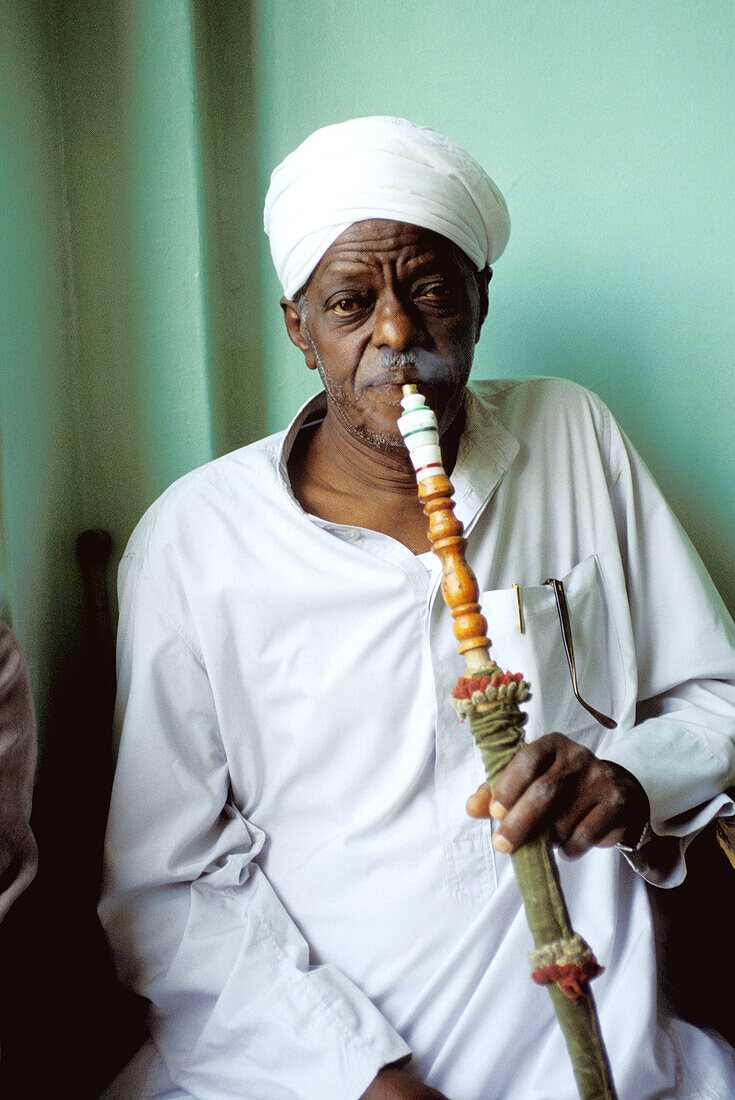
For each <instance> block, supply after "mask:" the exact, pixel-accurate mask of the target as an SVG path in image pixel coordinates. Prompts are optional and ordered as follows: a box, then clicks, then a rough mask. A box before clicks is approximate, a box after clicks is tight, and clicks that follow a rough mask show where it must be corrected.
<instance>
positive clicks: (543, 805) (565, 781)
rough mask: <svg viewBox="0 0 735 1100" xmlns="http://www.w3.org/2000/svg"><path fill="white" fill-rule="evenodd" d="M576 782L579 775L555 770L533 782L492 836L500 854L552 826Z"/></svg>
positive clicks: (509, 850) (511, 849)
mask: <svg viewBox="0 0 735 1100" xmlns="http://www.w3.org/2000/svg"><path fill="white" fill-rule="evenodd" d="M576 781H577V777H576V775H573V774H572V775H570V774H569V773H567V772H563V771H560V770H554V769H553V768H552V769H550V770H549V771H545V772H543V773H542V775H540V776H539V777H538V778H537V779H535V780H533V782H532V783H530V785H529V786H528V787H527V788H526V789H525V790H524V792H523V794H522V795H521V796H520V798H518V799H517V801H516V802H515V803H514V804H513V806H512V807H511V808H510V809H509V810H508V812H507V813H506V814H505V815H504V816H503V817H502V824H501V826H500V828H499V829H498V831H497V832H496V833H495V836H494V837H493V844H494V845H495V848H496V849H497V851H499V852H513V851H515V850H516V848H518V847H519V846H520V845H521V844H523V842H524V841H525V840H526V839H527V838H528V837H530V836H533V835H534V833H537V832H538V831H539V830H540V829H541V828H543V827H544V826H546V827H551V826H552V823H553V821H554V808H555V807H556V806H558V805H559V804H560V803H562V802H565V801H566V800H567V799H568V797H569V792H570V789H571V788H572V787H574V786H575V785H576ZM496 798H497V787H496Z"/></svg>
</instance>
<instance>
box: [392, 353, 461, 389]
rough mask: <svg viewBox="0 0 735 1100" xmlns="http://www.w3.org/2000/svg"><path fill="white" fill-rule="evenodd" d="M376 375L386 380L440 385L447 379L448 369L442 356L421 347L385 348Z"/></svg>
mask: <svg viewBox="0 0 735 1100" xmlns="http://www.w3.org/2000/svg"><path fill="white" fill-rule="evenodd" d="M376 373H377V375H378V376H382V378H383V379H386V378H387V380H388V381H390V380H392V379H395V380H397V381H404V382H418V383H423V384H424V385H429V386H431V385H441V384H446V383H447V382H448V381H449V375H450V371H449V370H448V369H447V363H446V362H445V360H444V359H443V357H442V356H440V355H437V354H436V353H433V352H431V351H426V350H424V349H422V348H417V349H416V350H413V349H411V348H409V350H408V351H391V350H390V349H388V348H386V349H384V351H383V352H382V354H381V356H380V358H379V360H378V363H377V372H376Z"/></svg>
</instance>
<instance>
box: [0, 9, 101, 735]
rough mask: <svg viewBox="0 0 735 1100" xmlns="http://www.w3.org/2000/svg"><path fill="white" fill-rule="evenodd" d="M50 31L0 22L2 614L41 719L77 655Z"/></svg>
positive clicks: (77, 518) (78, 493) (74, 524)
mask: <svg viewBox="0 0 735 1100" xmlns="http://www.w3.org/2000/svg"><path fill="white" fill-rule="evenodd" d="M54 55H55V43H54V39H53V35H52V33H51V28H50V26H49V23H48V21H47V20H46V18H45V12H44V10H43V8H42V7H41V6H40V5H39V4H34V3H18V4H6V5H4V6H3V9H2V33H1V34H0V74H1V76H2V79H1V80H0V118H1V119H2V126H0V220H1V230H2V231H1V232H0V299H1V300H2V310H0V614H2V616H3V617H4V618H5V619H6V620H10V621H11V623H12V625H13V627H14V629H15V631H16V633H17V634H18V636H19V637H20V638H21V640H22V642H23V645H24V648H25V651H26V656H27V659H28V663H29V667H30V670H31V674H32V677H33V683H34V693H35V697H36V704H37V707H38V710H39V718H40V721H41V726H42V728H44V727H45V725H46V722H47V719H48V716H49V711H50V707H51V705H52V703H51V701H52V698H53V695H54V692H55V690H56V688H57V687H58V686H59V683H60V681H61V680H63V678H64V677H65V676H66V675H67V674H68V670H69V666H70V664H74V662H75V660H76V654H77V648H78V636H79V627H78V621H79V608H80V600H79V588H78V583H77V578H76V566H75V562H74V540H75V536H76V532H77V531H78V530H79V525H80V523H81V520H82V514H83V496H84V487H83V479H81V478H80V477H79V470H78V466H77V454H78V436H77V416H76V413H77V407H76V385H75V383H76V360H75V348H74V344H75V341H74V322H73V308H72V290H71V283H70V279H69V239H68V221H67V218H66V214H65V203H64V188H65V185H64V148H63V139H62V136H61V130H60V126H59V118H58V110H57V96H56V78H57V73H56V67H55V63H54Z"/></svg>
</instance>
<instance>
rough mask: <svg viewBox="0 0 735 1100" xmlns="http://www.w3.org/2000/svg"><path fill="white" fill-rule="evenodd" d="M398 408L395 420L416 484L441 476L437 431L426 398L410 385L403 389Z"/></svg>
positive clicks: (441, 466)
mask: <svg viewBox="0 0 735 1100" xmlns="http://www.w3.org/2000/svg"><path fill="white" fill-rule="evenodd" d="M401 406H402V408H403V412H402V413H401V415H400V416H399V417H398V430H399V432H400V433H401V435H402V436H403V442H404V443H405V444H406V447H407V448H408V454H409V457H410V459H411V463H412V465H413V468H414V470H415V471H416V480H417V481H423V480H424V479H425V478H427V477H436V476H437V474H443V473H444V466H443V464H442V453H441V448H440V447H439V428H438V425H437V422H436V417H435V416H434V413H433V412H432V410H431V409H430V408H429V407H428V405H427V404H426V398H425V397H424V395H423V394H422V393H418V391H417V390H416V387H415V386H414V385H413V384H409V385H406V386H404V387H403V397H402V398H401Z"/></svg>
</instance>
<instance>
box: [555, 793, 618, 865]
mask: <svg viewBox="0 0 735 1100" xmlns="http://www.w3.org/2000/svg"><path fill="white" fill-rule="evenodd" d="M611 825H612V826H613V827H612V828H611ZM624 833H625V828H624V827H623V826H622V825H620V824H617V825H615V815H614V812H613V811H612V810H611V807H610V806H606V805H605V806H595V807H593V809H591V810H590V812H589V813H588V814H585V816H584V817H583V818H582V819H581V820H580V821H579V822H578V823H577V825H576V826H575V827H574V829H573V830H572V831H571V833H570V834H569V835H568V836H567V837H566V839H565V840H564V841H563V843H562V844H561V850H562V852H563V853H564V855H565V856H569V858H570V859H576V858H577V857H578V856H582V855H584V853H585V852H588V851H589V849H590V848H593V847H597V848H611V847H612V846H613V845H615V844H619V843H620V842H621V841H622V839H623V834H624ZM560 839H561V838H560Z"/></svg>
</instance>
